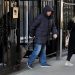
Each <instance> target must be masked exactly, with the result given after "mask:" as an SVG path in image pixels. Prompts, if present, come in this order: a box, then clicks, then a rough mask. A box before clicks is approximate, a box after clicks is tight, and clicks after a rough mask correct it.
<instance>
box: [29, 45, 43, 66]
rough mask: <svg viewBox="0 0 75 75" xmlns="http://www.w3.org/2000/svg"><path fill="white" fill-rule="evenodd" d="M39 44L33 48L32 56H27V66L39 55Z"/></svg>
mask: <svg viewBox="0 0 75 75" xmlns="http://www.w3.org/2000/svg"><path fill="white" fill-rule="evenodd" d="M41 47H42V45H41V44H36V45H35V47H34V50H33V52H32V54H31V55H30V56H29V59H28V65H32V63H33V61H34V60H35V59H36V57H37V56H38V55H39V53H40V51H41Z"/></svg>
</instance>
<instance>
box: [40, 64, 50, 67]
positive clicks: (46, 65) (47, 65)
mask: <svg viewBox="0 0 75 75" xmlns="http://www.w3.org/2000/svg"><path fill="white" fill-rule="evenodd" d="M50 66H51V65H49V64H42V65H41V67H50Z"/></svg>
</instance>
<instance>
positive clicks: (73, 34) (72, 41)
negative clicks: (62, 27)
mask: <svg viewBox="0 0 75 75" xmlns="http://www.w3.org/2000/svg"><path fill="white" fill-rule="evenodd" d="M67 28H68V32H69V33H70V37H69V43H68V55H67V59H66V63H65V66H73V64H72V63H71V62H70V60H71V57H72V55H73V54H74V53H75V16H74V17H73V18H72V19H71V20H70V21H69V23H68V27H67Z"/></svg>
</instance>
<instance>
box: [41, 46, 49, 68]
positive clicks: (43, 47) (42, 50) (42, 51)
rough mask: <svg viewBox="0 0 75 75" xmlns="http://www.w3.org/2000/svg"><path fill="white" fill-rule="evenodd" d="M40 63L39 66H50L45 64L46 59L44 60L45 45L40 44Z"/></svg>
mask: <svg viewBox="0 0 75 75" xmlns="http://www.w3.org/2000/svg"><path fill="white" fill-rule="evenodd" d="M40 63H41V67H49V66H50V65H48V64H47V60H46V45H43V46H42V49H41V54H40Z"/></svg>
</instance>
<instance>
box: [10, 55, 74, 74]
mask: <svg viewBox="0 0 75 75" xmlns="http://www.w3.org/2000/svg"><path fill="white" fill-rule="evenodd" d="M65 59H66V56H65V57H63V58H62V59H61V60H56V58H52V59H48V63H49V64H50V65H52V66H51V67H48V68H42V67H40V64H39V63H38V62H37V61H36V63H35V65H34V68H33V69H26V68H25V69H23V70H21V71H19V72H16V73H12V74H10V75H75V65H74V66H73V67H65V66H64V64H65ZM71 62H72V63H73V64H75V55H73V57H72V60H71Z"/></svg>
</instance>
